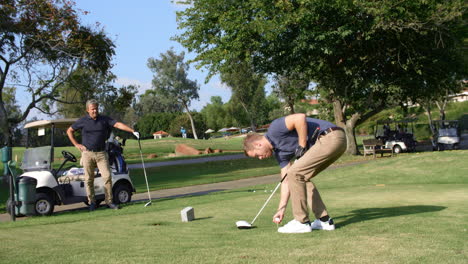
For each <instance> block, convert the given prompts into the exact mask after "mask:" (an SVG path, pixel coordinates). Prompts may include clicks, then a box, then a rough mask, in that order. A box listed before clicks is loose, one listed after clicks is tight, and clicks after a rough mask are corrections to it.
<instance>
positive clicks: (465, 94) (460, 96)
mask: <svg viewBox="0 0 468 264" xmlns="http://www.w3.org/2000/svg"><path fill="white" fill-rule="evenodd" d="M450 99H452V101H454V102H465V101H468V89H465V90H464V91H462V92H461V93H457V94H454V95H451V96H450Z"/></svg>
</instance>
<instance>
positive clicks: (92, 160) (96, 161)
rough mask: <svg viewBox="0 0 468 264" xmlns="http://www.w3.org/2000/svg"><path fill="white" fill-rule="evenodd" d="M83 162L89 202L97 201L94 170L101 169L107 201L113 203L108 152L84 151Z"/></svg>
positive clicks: (82, 154)
mask: <svg viewBox="0 0 468 264" xmlns="http://www.w3.org/2000/svg"><path fill="white" fill-rule="evenodd" d="M81 162H82V163H83V167H84V170H85V182H86V193H87V195H88V202H89V203H90V204H91V203H95V202H96V199H95V197H94V176H95V175H94V170H95V169H96V168H98V169H99V172H100V173H101V177H102V180H103V183H104V193H105V197H106V198H105V202H106V203H107V204H110V203H112V177H111V172H110V167H109V157H108V156H107V152H105V151H101V152H92V151H83V152H82V153H81Z"/></svg>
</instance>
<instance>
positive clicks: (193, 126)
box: [183, 102, 198, 139]
mask: <svg viewBox="0 0 468 264" xmlns="http://www.w3.org/2000/svg"><path fill="white" fill-rule="evenodd" d="M183 104H184V108H185V111H187V115H188V117H189V119H190V124H191V125H192V131H193V138H194V139H198V136H197V131H196V130H195V123H194V122H193V117H192V115H191V114H190V110H189V109H188V106H187V104H186V103H185V102H183Z"/></svg>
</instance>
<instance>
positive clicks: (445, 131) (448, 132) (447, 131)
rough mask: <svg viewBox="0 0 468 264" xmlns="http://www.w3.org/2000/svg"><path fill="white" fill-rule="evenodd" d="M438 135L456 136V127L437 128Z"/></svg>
mask: <svg viewBox="0 0 468 264" xmlns="http://www.w3.org/2000/svg"><path fill="white" fill-rule="evenodd" d="M439 137H458V133H457V129H456V128H441V129H439Z"/></svg>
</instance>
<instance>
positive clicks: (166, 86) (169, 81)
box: [148, 49, 200, 139]
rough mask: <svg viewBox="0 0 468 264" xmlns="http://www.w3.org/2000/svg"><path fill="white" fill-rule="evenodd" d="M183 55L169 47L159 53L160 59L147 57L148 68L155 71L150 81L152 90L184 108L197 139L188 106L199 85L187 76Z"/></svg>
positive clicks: (195, 96)
mask: <svg viewBox="0 0 468 264" xmlns="http://www.w3.org/2000/svg"><path fill="white" fill-rule="evenodd" d="M184 56H185V53H184V52H182V53H180V54H179V55H177V54H176V53H175V52H174V50H172V49H170V50H168V51H167V52H166V53H165V54H161V55H160V57H161V59H155V58H150V59H148V68H150V70H151V71H152V72H154V73H155V75H154V76H153V82H152V83H153V87H154V90H155V91H156V92H157V93H158V94H162V95H164V96H165V97H166V98H169V99H171V100H172V101H173V102H174V103H176V104H180V105H181V106H182V107H183V108H184V109H185V112H186V114H187V116H188V117H189V119H190V123H191V127H192V133H193V136H194V138H195V139H198V136H197V132H196V129H195V122H194V120H193V117H192V115H191V113H190V110H189V108H188V107H189V105H190V102H191V101H192V100H195V99H198V90H200V87H199V85H198V84H197V82H196V81H192V80H190V79H188V78H187V72H188V70H189V65H188V64H187V63H185V62H184Z"/></svg>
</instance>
